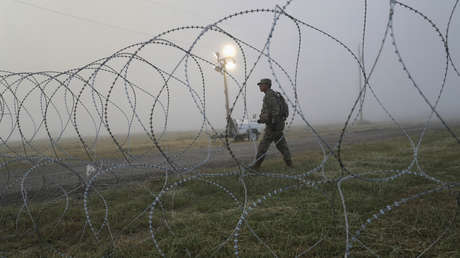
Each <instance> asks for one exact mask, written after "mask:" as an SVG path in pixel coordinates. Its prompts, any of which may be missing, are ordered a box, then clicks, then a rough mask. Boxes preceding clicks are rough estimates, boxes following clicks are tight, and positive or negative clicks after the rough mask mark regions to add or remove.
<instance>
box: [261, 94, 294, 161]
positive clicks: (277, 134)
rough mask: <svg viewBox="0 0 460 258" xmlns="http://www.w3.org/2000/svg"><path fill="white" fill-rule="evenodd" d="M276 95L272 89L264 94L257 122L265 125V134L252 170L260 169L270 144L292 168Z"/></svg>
mask: <svg viewBox="0 0 460 258" xmlns="http://www.w3.org/2000/svg"><path fill="white" fill-rule="evenodd" d="M276 94H277V93H275V91H273V90H272V89H268V90H267V91H266V92H265V96H264V100H263V105H262V111H261V112H260V116H259V122H261V123H265V133H264V137H263V138H262V140H261V141H260V143H259V147H258V149H257V161H256V163H255V164H254V165H253V168H258V167H260V165H261V164H262V162H263V160H264V158H265V153H266V152H267V150H268V148H269V147H270V144H271V143H272V142H275V143H276V148H277V149H278V150H279V151H280V152H281V154H282V155H283V159H284V162H286V165H288V166H289V167H291V166H292V160H291V153H290V152H289V148H288V145H287V142H286V138H285V137H284V135H283V129H284V121H283V120H282V119H281V116H280V103H279V100H278V97H277V96H276Z"/></svg>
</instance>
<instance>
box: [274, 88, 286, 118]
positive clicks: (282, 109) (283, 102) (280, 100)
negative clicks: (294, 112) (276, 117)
mask: <svg viewBox="0 0 460 258" xmlns="http://www.w3.org/2000/svg"><path fill="white" fill-rule="evenodd" d="M275 93H276V94H275V95H276V97H277V98H278V103H279V104H280V117H281V121H285V120H286V119H287V118H288V116H289V106H288V104H287V103H286V100H284V97H283V95H281V93H279V92H277V91H275Z"/></svg>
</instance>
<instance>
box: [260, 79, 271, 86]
mask: <svg viewBox="0 0 460 258" xmlns="http://www.w3.org/2000/svg"><path fill="white" fill-rule="evenodd" d="M260 84H267V85H270V86H271V85H272V80H270V79H268V78H264V79H260V82H258V83H257V85H260Z"/></svg>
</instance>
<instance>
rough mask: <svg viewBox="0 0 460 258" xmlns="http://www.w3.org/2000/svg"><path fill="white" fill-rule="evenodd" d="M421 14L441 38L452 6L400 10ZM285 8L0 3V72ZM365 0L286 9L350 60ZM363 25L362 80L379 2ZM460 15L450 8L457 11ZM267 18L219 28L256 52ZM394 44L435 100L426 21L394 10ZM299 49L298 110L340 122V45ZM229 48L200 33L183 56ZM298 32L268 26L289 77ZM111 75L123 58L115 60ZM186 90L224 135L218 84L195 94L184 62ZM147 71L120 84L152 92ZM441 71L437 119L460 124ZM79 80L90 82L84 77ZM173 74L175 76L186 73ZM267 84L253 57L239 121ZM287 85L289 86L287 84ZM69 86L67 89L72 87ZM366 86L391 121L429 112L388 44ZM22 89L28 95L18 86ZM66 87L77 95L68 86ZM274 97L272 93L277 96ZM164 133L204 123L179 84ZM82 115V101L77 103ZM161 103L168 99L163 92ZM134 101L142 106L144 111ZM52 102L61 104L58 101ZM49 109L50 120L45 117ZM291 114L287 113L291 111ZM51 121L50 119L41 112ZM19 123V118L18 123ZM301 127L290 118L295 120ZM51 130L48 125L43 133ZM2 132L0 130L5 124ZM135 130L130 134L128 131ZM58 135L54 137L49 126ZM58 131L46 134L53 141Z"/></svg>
mask: <svg viewBox="0 0 460 258" xmlns="http://www.w3.org/2000/svg"><path fill="white" fill-rule="evenodd" d="M401 2H403V3H405V4H407V5H409V6H412V7H414V8H415V9H417V10H419V11H421V12H422V13H424V14H425V15H426V16H428V17H429V18H430V19H432V20H433V22H434V23H435V24H436V26H438V28H439V29H440V31H441V32H442V33H443V34H445V30H446V26H447V21H448V18H449V15H450V11H451V9H452V7H453V5H454V3H455V1H432V0H417V1H415V0H413V1H401ZM284 3H285V1H275V0H270V1H243V0H236V1H220V0H219V1H211V0H206V1H179V0H174V1H169V0H168V1H166V0H160V1H148V0H133V1H107V0H103V1H102V0H101V1H89V0H82V1H78V2H69V1H58V0H38V1H29V0H20V1H19V0H17V1H15V0H2V1H1V2H0V17H1V18H0V21H1V22H0V42H1V46H2V50H3V51H0V60H1V62H0V69H1V70H7V71H10V72H37V71H65V70H68V69H72V68H78V67H80V66H83V65H85V64H88V63H90V62H92V61H94V60H97V59H100V58H104V57H107V56H110V55H112V54H113V53H114V52H116V51H118V50H119V49H122V48H124V47H126V46H128V45H131V44H134V43H137V42H142V41H146V40H148V39H150V38H152V37H154V36H156V35H157V34H159V33H161V32H164V31H166V30H169V29H172V28H175V27H179V26H186V25H202V26H206V25H208V24H211V23H214V22H216V21H217V20H219V19H220V18H222V17H224V16H226V15H229V14H232V13H234V12H239V11H242V10H248V9H257V8H269V9H272V8H274V7H275V5H279V6H282V5H284ZM363 7H364V1H343V0H334V1H324V0H314V1H301V0H294V1H293V2H292V3H291V4H290V5H289V6H288V7H287V9H286V12H287V13H288V14H289V15H292V16H294V17H296V18H297V19H299V20H301V21H304V22H306V23H308V24H311V25H313V26H315V27H317V28H319V29H321V30H323V31H326V32H327V33H329V34H331V35H333V36H334V37H336V38H337V39H339V40H340V41H342V42H343V43H344V44H345V45H347V46H348V47H349V48H350V49H351V50H352V51H353V52H354V53H357V49H358V46H359V45H360V44H361V37H362V31H363ZM368 8H369V9H368V13H367V17H368V23H367V30H366V37H365V50H364V51H365V67H366V70H367V71H368V70H369V69H370V67H371V66H372V64H373V61H374V59H375V58H376V55H377V52H378V48H379V46H380V43H381V41H382V37H383V35H384V31H385V28H386V22H387V17H388V10H389V1H377V0H371V1H368ZM459 8H460V7H459ZM459 12H460V11H459V10H457V11H456V13H455V14H454V18H453V21H452V24H451V28H450V32H449V39H448V40H449V41H448V43H449V49H450V54H451V56H452V58H453V61H454V63H455V65H456V66H457V67H458V68H460V61H459V60H460V47H459V46H460V14H459ZM272 23H273V15H272V14H255V15H246V16H241V17H236V18H234V19H231V20H228V21H225V22H223V23H222V24H219V26H220V27H221V28H222V29H224V30H225V31H227V32H228V33H230V34H232V35H233V36H235V37H237V38H239V39H241V40H243V41H245V42H247V43H249V44H251V45H253V46H255V47H257V48H258V49H262V47H263V46H264V44H265V42H266V40H267V36H268V33H269V31H270V28H271V25H272ZM394 27H395V37H396V39H397V44H398V47H399V50H400V53H401V55H402V57H403V59H404V62H405V64H406V65H407V67H408V69H409V71H410V72H411V74H412V75H413V78H415V81H416V82H417V84H418V86H420V88H421V90H422V91H423V92H424V94H425V95H426V96H427V98H428V100H429V101H431V102H432V103H433V102H434V100H435V98H436V96H437V94H438V92H439V89H440V87H441V83H442V78H443V72H444V66H445V62H446V56H445V52H444V46H443V45H442V41H441V40H440V38H439V36H438V35H437V33H436V32H435V31H434V30H433V28H432V27H431V25H430V24H428V23H427V22H426V21H424V20H423V19H421V18H420V17H419V16H417V15H414V13H412V12H410V11H408V10H407V9H403V8H400V7H397V8H396V12H395V16H394ZM199 32H200V31H199V30H194V31H191V30H190V31H188V30H187V31H179V32H175V33H172V34H169V35H167V36H166V37H165V38H167V39H169V40H171V41H173V42H175V43H176V44H178V45H180V46H182V47H184V48H188V47H189V46H190V44H191V43H192V42H193V40H194V39H195V38H196V37H197V36H198V34H199ZM301 32H302V38H301V39H302V41H301V50H300V51H301V52H300V60H299V69H298V75H297V91H298V92H297V93H298V97H299V102H300V106H301V110H302V112H303V113H304V115H305V118H306V119H308V120H309V121H310V122H312V123H313V124H315V123H330V122H334V123H343V122H344V121H345V120H346V117H347V115H348V113H349V112H350V110H351V108H352V105H353V103H354V101H355V100H356V97H357V95H358V80H359V78H358V73H359V71H358V66H357V64H356V62H355V61H354V60H353V59H352V58H351V56H350V54H349V53H347V52H346V51H345V50H344V48H343V47H341V46H340V45H339V44H337V42H335V41H332V40H331V39H329V38H327V37H325V36H324V35H321V34H320V33H318V32H316V31H314V30H312V29H309V28H307V27H305V26H303V27H301ZM230 42H231V40H230V39H229V38H226V37H224V36H222V35H219V34H217V33H213V32H208V33H206V34H205V35H204V36H203V38H202V39H200V41H199V42H198V43H197V45H196V47H195V48H194V50H193V53H194V54H196V55H198V56H201V57H203V58H205V59H207V60H209V61H214V59H213V55H212V54H213V52H215V51H219V50H220V49H221V48H222V46H223V45H225V44H226V43H230ZM297 43H298V34H297V28H296V26H295V24H293V23H292V21H290V20H289V19H287V18H285V17H284V18H283V17H282V18H281V19H280V21H279V24H278V26H277V27H276V28H275V31H274V35H273V39H272V43H271V56H272V58H274V59H275V60H276V61H277V62H278V63H280V64H281V65H283V67H284V68H285V69H286V70H287V72H288V73H289V75H290V76H292V77H293V76H294V71H295V64H296V63H295V62H296V58H297ZM245 51H247V52H245V54H246V55H247V56H246V57H247V58H248V59H247V61H248V66H249V67H251V66H252V65H253V64H254V62H255V61H256V57H257V53H256V52H255V51H251V50H250V49H245ZM142 55H143V57H144V58H146V59H148V60H149V61H150V62H152V63H154V64H157V65H161V67H162V68H163V69H165V70H167V71H171V70H172V69H173V68H174V66H175V65H176V64H177V63H178V62H179V60H180V58H181V57H182V56H183V53H180V52H179V51H176V50H173V49H168V48H159V47H155V46H152V47H150V48H148V49H146V50H145V51H144V52H142ZM236 61H237V64H238V66H237V69H236V70H234V71H232V72H231V74H232V75H233V76H234V77H235V78H236V79H237V80H238V81H239V82H240V83H242V82H243V81H244V78H243V77H244V74H243V68H242V63H241V62H242V58H241V53H238V55H237V57H236ZM113 65H114V66H116V67H121V65H122V62H121V61H114V63H113ZM190 66H191V70H190V71H189V72H190V74H189V75H188V76H190V81H191V83H192V85H191V87H192V88H193V89H195V90H196V91H197V92H198V93H199V94H206V98H205V100H206V115H207V116H208V118H209V120H210V122H211V123H212V124H213V126H215V127H217V128H222V127H223V126H224V122H225V119H224V118H225V108H224V95H223V82H222V76H221V75H220V74H218V73H217V72H215V71H214V69H213V67H211V66H207V67H205V68H204V71H203V72H204V76H205V80H206V87H205V93H203V89H202V85H201V84H200V83H201V81H200V80H201V78H200V74H199V73H198V72H197V71H198V70H197V68H196V67H193V65H192V64H191V65H190ZM151 70H152V69H149V68H147V67H145V66H143V65H136V64H133V66H132V67H131V68H130V75H129V79H130V80H132V81H133V82H135V83H136V84H137V85H140V86H141V87H142V88H144V89H146V90H147V91H150V92H151V93H152V94H156V93H158V90H159V88H160V86H161V83H160V78H159V77H158V76H157V75H152V74H153V73H152V72H151ZM452 70H453V69H452V68H451V67H450V68H449V74H448V77H447V81H446V85H445V90H444V93H443V96H442V97H441V102H440V104H439V107H438V110H439V113H440V114H441V115H442V116H443V117H445V118H446V120H447V121H448V122H449V121H453V120H455V119H458V118H459V117H460V101H458V98H459V97H460V78H459V77H458V76H457V75H456V74H455V73H454V72H453V71H452ZM278 74H279V75H280V78H279V79H280V82H281V83H282V85H284V86H283V87H285V88H284V89H285V90H286V92H287V94H288V96H289V97H290V98H293V91H292V88H290V86H289V85H288V80H287V78H286V77H284V76H282V73H281V72H280V71H279V70H277V75H278ZM85 75H86V76H87V75H88V73H85ZM176 76H178V77H180V78H182V79H183V78H185V77H184V68H180V69H178V71H177V74H176ZM264 77H268V78H271V77H272V75H271V71H270V67H269V65H268V62H267V60H266V59H262V60H261V61H260V62H259V64H258V65H257V67H256V68H255V70H254V72H253V74H252V75H251V77H250V79H249V80H248V88H247V94H248V96H247V109H248V114H249V115H252V114H258V113H259V112H260V108H261V101H262V98H263V94H262V93H260V92H259V91H258V87H257V86H256V83H257V81H258V80H259V79H260V78H264ZM293 78H294V77H293ZM98 80H99V81H98V84H97V85H98V87H100V89H101V91H102V92H107V87H108V86H109V84H110V83H111V80H113V76H112V77H111V76H109V75H107V76H106V77H105V76H104V75H101V77H100V78H98ZM75 84H76V85H77V84H78V83H77V82H76V83H75ZM370 84H371V86H372V87H373V89H374V91H375V93H376V94H377V96H378V97H379V99H380V101H381V102H382V103H383V105H384V106H385V108H386V109H387V110H388V111H389V112H391V114H392V115H393V116H394V117H395V118H396V119H398V120H399V121H401V122H402V121H405V120H407V119H419V120H420V119H421V120H423V119H427V118H428V115H429V114H430V108H429V106H428V105H427V104H426V103H425V102H424V100H423V98H422V97H421V96H420V94H419V93H418V92H417V90H416V89H415V88H414V86H413V85H412V83H411V81H409V80H408V77H407V75H406V74H405V73H404V71H403V69H402V66H401V64H400V63H399V62H398V59H397V56H396V55H395V54H394V49H393V47H392V45H391V42H390V39H389V38H388V39H387V42H386V44H385V46H384V50H383V54H382V56H381V59H380V60H379V63H378V64H377V66H376V68H375V71H374V74H373V75H372V77H371V80H370ZM229 86H230V89H229V93H230V97H231V100H230V102H231V103H233V101H234V98H235V96H236V93H237V91H238V86H237V85H236V84H235V83H233V82H232V81H231V80H230V85H229ZM24 87H27V86H26V85H25V86H24ZM75 87H81V85H80V86H75ZM275 89H276V87H275ZM169 94H170V99H169V101H170V103H169V104H170V108H171V110H170V116H169V118H168V129H169V130H188V129H197V128H199V126H200V125H201V123H202V115H201V114H200V112H199V111H198V110H197V109H196V106H195V103H194V101H193V98H192V97H191V95H190V92H189V90H188V89H186V88H185V87H184V86H183V85H180V83H172V84H171V88H170V93H169ZM36 97H37V98H36V99H37V100H36V102H37V103H34V102H33V101H32V100H31V101H28V102H27V103H26V106H28V107H30V110H35V111H36V112H37V113H36V114H32V116H36V117H37V119H41V115H40V113H39V112H38V111H37V110H39V103H38V102H39V94H37V96H36ZM86 97H87V98H88V99H87V101H88V105H89V106H91V105H92V104H91V101H90V98H89V97H90V96H89V95H88V96H86ZM138 97H139V103H140V104H139V105H140V106H139V110H138V112H139V116H140V117H141V118H142V119H143V120H145V121H146V124H147V122H148V114H149V111H150V110H149V108H150V107H151V98H149V97H148V96H142V94H139V96H138ZM112 98H113V101H115V102H117V103H119V104H120V106H121V107H124V108H127V109H129V108H128V103H127V102H126V100H125V99H126V96H125V95H124V90H122V88H117V89H116V90H115V91H114V93H113V97H112ZM161 99H162V101H163V103H166V102H167V98H166V96H165V95H162V98H161ZM142 101H145V103H143V102H142ZM56 104H57V105H61V104H62V105H63V103H58V102H56ZM243 108H244V103H243V102H242V101H239V102H237V105H236V107H235V111H234V114H233V116H234V117H235V118H241V117H242V115H243ZM50 112H52V111H50ZM291 113H292V112H291ZM364 115H365V118H366V119H368V120H372V121H382V120H388V119H389V118H388V116H387V115H386V114H385V112H384V111H383V109H382V108H381V107H380V106H379V105H378V103H377V101H376V99H375V98H374V97H373V96H372V95H371V94H370V92H368V94H367V97H366V100H365V106H364ZM50 117H53V113H50ZM109 117H110V118H109V119H110V121H111V124H112V126H113V128H114V129H115V131H116V132H117V133H123V132H124V131H125V130H126V124H127V121H126V119H123V118H120V117H121V116H120V114H119V113H118V111H116V110H115V109H114V110H113V113H111V114H109ZM155 119H156V123H157V125H156V127H158V128H160V127H161V125H162V124H163V123H164V117H162V115H161V112H158V115H157V116H155ZM24 120H25V121H24V124H27V123H28V122H27V121H26V120H27V119H26V118H24ZM88 120H89V119H85V116H84V115H83V114H82V118H81V119H80V121H79V122H80V123H81V127H82V131H84V134H85V135H91V134H92V133H94V131H95V128H94V127H92V125H91V123H90V122H88ZM296 122H297V123H301V121H300V120H298V119H297V120H296ZM50 123H51V124H52V126H51V127H53V126H54V128H59V125H58V122H56V121H55V120H54V121H50ZM53 123H54V124H53ZM2 126H3V127H0V129H1V130H2V133H3V132H5V130H7V129H5V128H7V126H6V127H5V126H4V125H2ZM139 128H140V127H139V126H136V130H138V129H139ZM55 130H57V131H59V129H55ZM55 133H56V132H55Z"/></svg>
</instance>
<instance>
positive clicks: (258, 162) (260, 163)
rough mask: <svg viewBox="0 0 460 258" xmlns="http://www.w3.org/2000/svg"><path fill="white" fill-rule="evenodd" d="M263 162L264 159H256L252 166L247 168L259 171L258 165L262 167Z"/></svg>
mask: <svg viewBox="0 0 460 258" xmlns="http://www.w3.org/2000/svg"><path fill="white" fill-rule="evenodd" d="M263 161H264V157H262V158H260V159H258V160H257V161H256V162H255V163H254V164H252V165H251V166H249V168H250V169H254V170H259V168H260V165H262V162H263Z"/></svg>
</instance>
